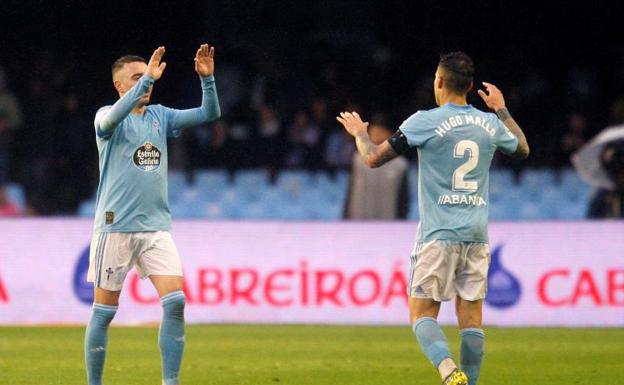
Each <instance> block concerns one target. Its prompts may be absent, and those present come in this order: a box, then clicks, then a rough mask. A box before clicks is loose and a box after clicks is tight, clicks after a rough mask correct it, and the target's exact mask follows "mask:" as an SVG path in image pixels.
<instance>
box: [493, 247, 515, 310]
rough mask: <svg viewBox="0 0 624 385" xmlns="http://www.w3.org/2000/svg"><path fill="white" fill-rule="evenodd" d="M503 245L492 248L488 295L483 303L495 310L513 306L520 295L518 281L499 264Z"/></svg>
mask: <svg viewBox="0 0 624 385" xmlns="http://www.w3.org/2000/svg"><path fill="white" fill-rule="evenodd" d="M502 249H503V245H500V246H497V247H496V248H494V251H492V254H491V261H490V269H489V271H488V293H487V297H486V298H485V302H486V303H487V304H488V305H490V306H492V307H495V308H499V309H505V308H508V307H511V306H514V305H515V304H516V303H518V301H519V300H520V296H521V295H522V286H521V285H520V281H519V280H518V279H517V278H516V277H515V276H514V275H513V274H512V273H511V272H510V271H509V270H507V269H506V268H505V267H504V266H503V264H502V263H501V250H502Z"/></svg>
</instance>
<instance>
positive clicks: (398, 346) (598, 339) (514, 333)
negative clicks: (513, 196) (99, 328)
mask: <svg viewBox="0 0 624 385" xmlns="http://www.w3.org/2000/svg"><path fill="white" fill-rule="evenodd" d="M445 332H446V333H447V336H448V337H449V340H450V343H451V346H452V349H453V352H454V354H455V356H456V357H457V350H458V341H459V333H458V331H457V329H455V328H445ZM83 333H84V329H83V328H80V327H0V384H2V385H74V384H76V385H78V384H80V385H84V384H85V383H86V380H85V374H84V364H83V355H82V340H83ZM157 334H158V329H157V328H155V327H132V328H128V327H123V328H122V327H113V328H111V330H110V334H109V351H108V357H107V361H106V368H105V373H104V383H105V385H116V384H118V385H143V384H145V385H147V384H150V385H160V357H159V353H158V347H157V343H156V339H157ZM186 336H187V339H186V351H185V356H184V361H183V367H182V376H181V380H182V384H184V385H211V384H224V385H225V384H228V385H242V384H249V385H261V384H272V385H281V384H293V385H306V384H314V385H324V384H332V385H349V384H358V385H374V384H380V385H383V384H397V385H398V384H401V385H403V384H404V385H410V384H412V385H420V384H422V385H425V384H427V385H428V384H439V383H440V380H439V378H438V376H437V374H436V373H435V371H434V369H433V367H432V366H431V365H430V364H429V363H428V362H427V361H426V360H425V357H424V355H423V354H422V353H421V351H420V348H419V347H418V346H417V344H416V341H415V338H414V336H413V335H412V333H411V331H410V329H409V327H408V326H405V327H364V326H301V325H290V326H277V325H276V326H265V325H201V326H188V327H187V333H186ZM479 383H480V384H483V385H488V384H497V385H498V384H502V385H536V384H548V385H571V384H573V385H621V384H624V329H537V328H535V329H533V328H527V329H505V328H486V356H485V361H484V365H483V368H482V371H481V379H480V381H479Z"/></svg>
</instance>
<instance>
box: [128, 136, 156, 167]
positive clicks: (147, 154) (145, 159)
mask: <svg viewBox="0 0 624 385" xmlns="http://www.w3.org/2000/svg"><path fill="white" fill-rule="evenodd" d="M160 156H161V153H160V150H159V149H158V147H156V146H154V145H153V144H152V143H151V142H145V144H143V145H142V146H141V147H139V148H137V150H136V151H135V152H134V156H133V157H132V160H133V161H134V165H135V166H137V167H138V168H139V169H141V170H143V171H154V170H157V169H158V168H159V167H160Z"/></svg>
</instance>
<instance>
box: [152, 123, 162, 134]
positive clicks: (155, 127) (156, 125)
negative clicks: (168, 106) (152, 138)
mask: <svg viewBox="0 0 624 385" xmlns="http://www.w3.org/2000/svg"><path fill="white" fill-rule="evenodd" d="M152 130H154V135H160V123H159V122H158V120H154V122H153V123H152Z"/></svg>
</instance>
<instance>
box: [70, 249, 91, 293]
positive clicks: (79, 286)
mask: <svg viewBox="0 0 624 385" xmlns="http://www.w3.org/2000/svg"><path fill="white" fill-rule="evenodd" d="M89 249H90V246H87V248H86V249H84V251H83V252H82V253H81V254H80V256H79V257H78V262H77V263H76V268H75V269H74V282H73V283H74V294H76V297H78V300H79V301H80V302H82V303H85V304H87V305H91V304H92V303H93V283H91V282H87V272H88V271H89Z"/></svg>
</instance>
